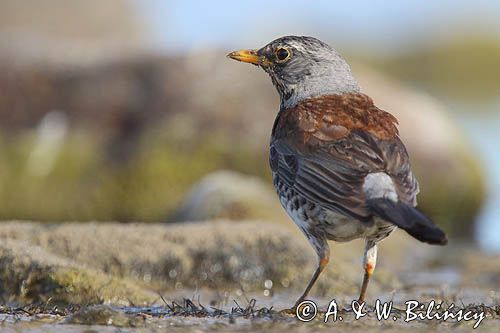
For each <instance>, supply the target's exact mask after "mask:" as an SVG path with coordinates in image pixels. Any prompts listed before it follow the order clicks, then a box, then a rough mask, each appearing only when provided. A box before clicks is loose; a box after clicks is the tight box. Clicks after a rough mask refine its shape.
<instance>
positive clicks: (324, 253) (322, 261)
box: [293, 240, 330, 309]
mask: <svg viewBox="0 0 500 333" xmlns="http://www.w3.org/2000/svg"><path fill="white" fill-rule="evenodd" d="M320 243H321V245H320V246H319V245H318V244H313V245H314V247H315V248H316V252H317V254H318V259H319V260H318V267H317V268H316V271H314V274H313V276H312V277H311V280H309V283H308V284H307V287H306V289H305V290H304V292H303V293H302V296H300V297H299V299H298V300H297V302H295V306H294V307H293V308H294V309H296V308H297V306H298V305H299V304H300V303H301V302H302V301H304V300H305V299H306V297H307V295H308V294H309V291H310V290H311V288H312V287H313V285H314V283H315V282H316V280H318V277H319V275H320V274H321V272H322V271H323V269H324V268H325V267H326V265H327V264H328V261H329V260H330V247H329V246H328V243H327V242H326V240H323V241H322V242H320Z"/></svg>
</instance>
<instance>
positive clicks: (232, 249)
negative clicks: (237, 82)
mask: <svg viewBox="0 0 500 333" xmlns="http://www.w3.org/2000/svg"><path fill="white" fill-rule="evenodd" d="M0 244H2V246H3V249H4V250H3V252H0V269H1V270H2V274H3V275H2V278H1V279H0V281H1V282H2V283H3V284H2V285H3V286H4V290H3V294H4V295H8V296H9V297H11V298H13V299H29V300H31V299H47V298H48V297H53V299H57V300H60V301H63V302H68V303H77V304H80V303H91V304H93V303H102V302H111V303H118V304H123V303H127V300H130V301H129V302H128V303H134V304H139V303H142V302H144V301H153V299H154V298H155V296H156V295H157V292H158V291H161V292H165V293H166V294H165V295H168V294H170V293H171V292H172V291H173V290H192V289H204V288H205V289H210V290H214V291H218V292H220V293H221V294H224V291H229V292H232V291H237V290H242V291H243V292H256V291H260V292H262V291H263V290H264V289H265V286H266V285H267V288H271V287H269V285H270V282H269V281H271V282H272V283H271V284H272V290H273V291H274V290H276V291H279V290H282V289H286V288H290V290H293V292H294V293H297V295H298V294H299V293H300V292H301V291H302V289H303V288H304V287H305V285H306V284H307V281H308V280H309V278H310V277H311V275H312V273H313V271H314V268H315V265H316V256H315V254H314V251H313V249H312V248H311V247H310V246H309V244H307V241H306V239H305V237H303V236H300V237H297V235H296V234H295V233H293V232H291V231H289V229H288V228H283V227H282V226H280V225H277V224H275V223H269V222H256V221H246V222H245V221H240V222H237V223H235V222H234V221H212V222H199V223H186V222H184V223H178V224H119V223H99V224H98V223H81V224H80V223H67V224H60V225H47V224H39V223H29V222H10V223H2V224H0ZM390 252H391V251H389V253H390ZM70 258H71V259H70ZM361 258H362V243H361V242H357V243H356V244H354V243H350V244H349V246H345V245H344V246H339V247H336V246H335V247H334V248H333V250H332V263H331V265H329V267H328V269H327V270H326V272H325V273H324V274H323V275H322V277H321V279H320V281H318V284H317V286H316V287H315V289H314V291H313V295H348V294H349V295H350V294H355V293H357V290H358V288H359V283H360V281H361V277H362V269H361ZM21 260H22V262H20V261H21ZM391 268H392V267H391ZM32 272H36V274H35V275H33V278H32V277H31V276H32V274H33V273H32ZM13 276H14V277H15V278H12V277H13ZM110 277H112V278H110ZM267 280H269V281H268V282H267V283H265V282H266V281H267ZM104 281H105V282H106V284H105V283H104ZM23 285H24V286H26V285H27V286H28V287H24V288H25V289H26V288H27V290H29V292H23V291H22V290H25V289H22V288H21V286H23ZM103 285H104V286H105V287H103ZM398 285H399V283H398V280H397V278H396V277H395V276H394V274H392V273H390V272H388V271H385V270H384V269H383V268H382V269H380V270H378V274H376V276H375V277H374V281H373V285H372V286H371V288H372V290H373V291H374V292H375V291H377V290H381V289H382V290H392V288H394V287H397V286H398ZM101 288H103V289H102V290H101ZM145 289H149V290H155V291H156V292H155V293H153V292H149V293H148V292H144V290H145ZM140 291H142V292H140ZM184 293H185V291H184ZM151 296H153V297H151ZM167 297H168V296H167Z"/></svg>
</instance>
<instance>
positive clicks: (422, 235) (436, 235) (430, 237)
mask: <svg viewBox="0 0 500 333" xmlns="http://www.w3.org/2000/svg"><path fill="white" fill-rule="evenodd" d="M366 204H367V207H368V209H369V210H370V211H371V212H372V213H373V214H374V215H377V216H379V217H381V218H382V219H384V220H386V221H389V222H391V223H394V224H395V225H396V226H398V227H400V228H401V229H404V230H405V231H406V232H407V233H409V234H410V235H411V236H413V237H415V238H416V239H418V240H419V241H421V242H425V243H429V244H437V245H446V244H447V243H448V238H447V237H446V234H445V233H444V232H443V231H442V230H441V229H440V228H439V227H438V226H437V225H435V224H434V222H432V221H431V220H430V219H429V218H428V217H427V216H425V215H424V214H423V213H421V212H420V211H418V210H417V209H415V208H413V207H411V206H409V205H407V204H405V203H403V202H401V201H393V200H391V199H388V198H373V199H368V200H367V201H366Z"/></svg>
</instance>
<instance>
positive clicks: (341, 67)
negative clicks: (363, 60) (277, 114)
mask: <svg viewBox="0 0 500 333" xmlns="http://www.w3.org/2000/svg"><path fill="white" fill-rule="evenodd" d="M228 57H230V58H232V59H235V60H239V61H243V62H248V63H251V64H254V65H257V66H260V67H262V68H263V69H264V70H265V71H266V72H267V73H268V74H269V76H270V77H271V80H272V81H273V84H274V86H275V87H276V89H277V90H278V92H279V94H280V97H281V105H282V107H291V106H294V105H295V104H297V103H298V102H300V101H301V100H303V99H305V98H308V97H313V96H321V95H326V94H342V93H346V92H353V91H359V90H360V88H359V85H358V83H357V82H356V80H355V79H354V77H353V76H352V73H351V68H350V67H349V65H348V64H347V62H346V61H345V60H344V59H343V58H342V57H341V56H340V54H338V53H337V51H335V50H334V49H333V48H332V47H330V46H329V45H328V44H326V43H323V42H322V41H320V40H318V39H316V38H313V37H299V36H286V37H282V38H278V39H276V40H274V41H272V42H270V43H269V44H267V45H265V46H264V47H262V48H260V49H258V50H241V51H235V52H231V53H229V54H228Z"/></svg>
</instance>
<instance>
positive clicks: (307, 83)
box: [278, 64, 361, 109]
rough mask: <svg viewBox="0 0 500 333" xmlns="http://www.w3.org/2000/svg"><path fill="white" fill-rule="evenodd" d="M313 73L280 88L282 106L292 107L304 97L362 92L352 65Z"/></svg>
mask: <svg viewBox="0 0 500 333" xmlns="http://www.w3.org/2000/svg"><path fill="white" fill-rule="evenodd" d="M315 74H316V73H311V74H310V75H308V76H307V77H305V78H304V79H303V80H301V81H300V82H299V83H297V84H293V85H287V86H286V87H281V89H278V91H279V93H280V99H281V108H282V109H286V108H291V107H294V106H295V105H297V104H298V103H299V102H301V101H303V100H304V99H307V98H311V97H316V96H323V95H342V94H345V93H356V92H361V88H360V86H359V84H358V82H357V81H356V79H355V78H354V76H353V75H352V73H351V70H350V67H349V66H348V65H347V64H346V66H342V67H340V68H339V67H334V68H331V67H330V68H328V69H327V70H325V69H323V71H322V72H321V74H316V75H315Z"/></svg>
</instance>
